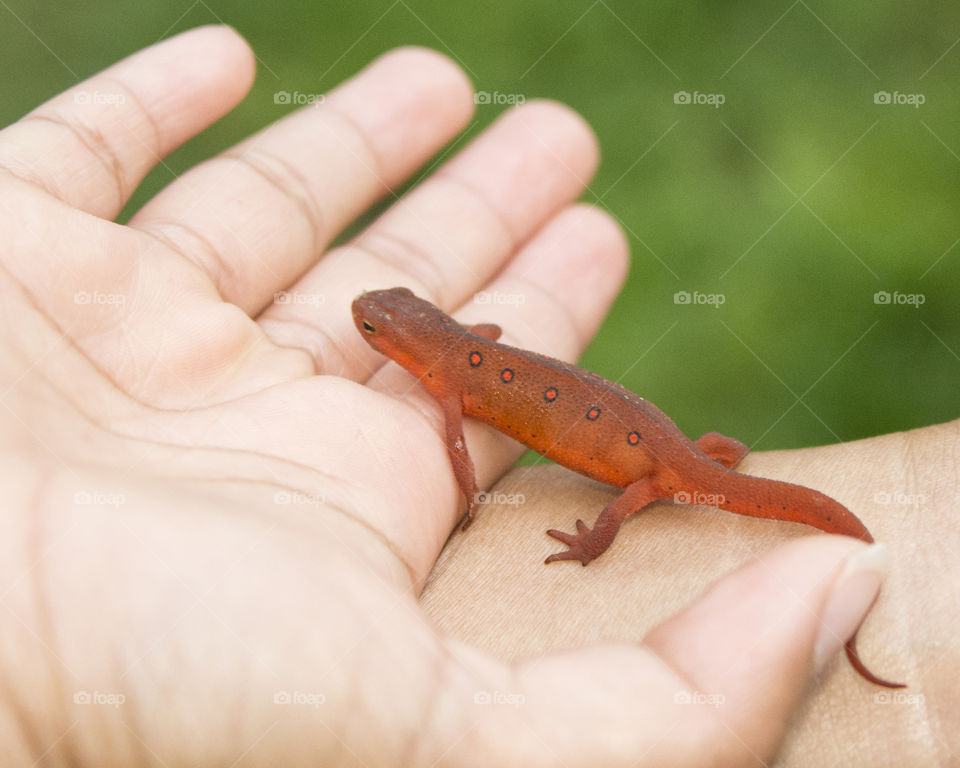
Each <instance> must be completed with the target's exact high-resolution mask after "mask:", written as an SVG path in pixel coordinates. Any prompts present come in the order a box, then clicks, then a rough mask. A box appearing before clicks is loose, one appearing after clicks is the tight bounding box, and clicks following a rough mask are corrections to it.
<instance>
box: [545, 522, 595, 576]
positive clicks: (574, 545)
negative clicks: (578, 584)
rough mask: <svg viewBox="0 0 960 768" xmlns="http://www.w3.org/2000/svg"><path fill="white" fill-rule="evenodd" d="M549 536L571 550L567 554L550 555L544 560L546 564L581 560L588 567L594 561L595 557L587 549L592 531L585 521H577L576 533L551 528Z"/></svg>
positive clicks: (548, 532)
mask: <svg viewBox="0 0 960 768" xmlns="http://www.w3.org/2000/svg"><path fill="white" fill-rule="evenodd" d="M547 535H548V536H552V537H553V538H555V539H556V540H557V541H560V542H563V543H564V544H566V545H567V546H568V547H569V549H567V551H566V552H556V553H554V554H552V555H550V557H548V558H547V559H546V560H544V563H554V562H556V561H558V560H579V561H580V564H581V565H586V564H587V563H589V562H590V561H591V560H593V558H594V555H591V554H589V553H588V551H587V547H586V544H587V542H588V541H589V538H590V529H589V528H588V527H587V525H586V523H584V522H583V520H577V532H576V533H564V532H563V531H558V530H556V529H555V528H551V529H550V530H549V531H547Z"/></svg>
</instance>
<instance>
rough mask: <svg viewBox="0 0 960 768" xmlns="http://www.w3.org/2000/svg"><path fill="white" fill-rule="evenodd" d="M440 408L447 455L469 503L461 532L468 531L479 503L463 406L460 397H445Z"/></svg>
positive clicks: (441, 400)
mask: <svg viewBox="0 0 960 768" xmlns="http://www.w3.org/2000/svg"><path fill="white" fill-rule="evenodd" d="M440 407H441V408H442V409H443V422H444V427H445V430H446V438H445V441H444V442H446V445H447V453H449V454H450V464H451V465H452V466H453V476H454V477H455V478H456V479H457V485H459V486H460V490H461V491H462V492H463V496H464V498H465V499H466V501H467V510H466V512H464V515H463V523H462V524H461V526H460V530H461V531H465V530H467V528H468V527H469V526H470V523H472V522H473V508H474V506H475V505H476V503H477V475H476V470H475V469H474V467H473V459H471V458H470V454H469V453H468V452H467V442H466V440H465V439H464V437H463V411H462V408H463V405H462V403H461V402H460V398H459V396H445V397H443V398H440Z"/></svg>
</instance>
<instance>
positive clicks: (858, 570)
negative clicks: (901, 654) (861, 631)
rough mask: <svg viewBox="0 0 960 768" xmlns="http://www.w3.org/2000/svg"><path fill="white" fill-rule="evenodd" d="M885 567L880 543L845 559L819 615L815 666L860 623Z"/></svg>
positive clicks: (886, 559)
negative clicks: (844, 563)
mask: <svg viewBox="0 0 960 768" xmlns="http://www.w3.org/2000/svg"><path fill="white" fill-rule="evenodd" d="M888 570H890V552H889V551H888V550H887V548H886V547H885V546H884V545H883V544H872V545H870V546H869V547H867V548H866V549H864V550H861V551H860V552H857V553H856V554H855V555H852V556H851V557H850V559H849V560H847V564H846V565H845V566H844V568H843V571H841V572H840V575H839V576H838V577H837V580H836V582H834V585H833V590H832V591H831V592H830V597H829V598H827V604H826V607H825V608H824V610H823V615H822V616H821V617H820V634H819V635H818V636H817V642H816V644H815V645H814V647H813V665H814V668H815V669H817V670H819V669H821V668H822V667H823V666H824V665H825V664H826V663H827V661H829V660H830V659H831V658H832V657H833V655H834V654H835V653H836V652H837V651H839V650H840V649H841V648H842V647H843V645H844V643H846V642H847V640H848V639H849V638H850V636H851V635H852V634H853V633H854V631H855V630H856V628H857V627H859V626H860V623H861V622H862V621H863V619H864V617H865V616H866V615H867V611H869V610H870V606H872V605H873V601H874V600H876V599H877V593H878V592H879V591H880V585H881V584H882V583H883V578H884V576H886V575H887V571H888Z"/></svg>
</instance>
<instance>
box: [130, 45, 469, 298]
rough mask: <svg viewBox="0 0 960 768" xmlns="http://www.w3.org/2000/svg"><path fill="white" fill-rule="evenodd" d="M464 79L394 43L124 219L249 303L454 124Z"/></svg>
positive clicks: (465, 90)
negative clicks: (317, 98) (319, 97)
mask: <svg viewBox="0 0 960 768" xmlns="http://www.w3.org/2000/svg"><path fill="white" fill-rule="evenodd" d="M470 93H471V88H470V84H469V83H468V82H467V80H466V78H465V77H464V75H463V73H462V72H461V71H460V70H459V68H457V67H456V66H455V65H454V64H453V63H452V62H451V61H450V60H449V59H447V58H446V57H444V56H441V55H439V54H437V53H435V52H433V51H428V50H426V49H420V48H402V49H399V50H396V51H392V52H390V53H388V54H386V55H384V56H382V57H380V58H379V59H377V60H376V61H375V62H373V63H372V64H371V65H370V66H368V67H367V68H366V69H364V70H363V71H362V72H360V73H359V74H358V75H356V76H355V77H354V78H352V79H351V80H349V81H347V82H346V83H344V84H343V85H341V86H340V87H339V88H337V89H335V90H334V91H333V92H332V93H330V94H329V95H328V96H327V97H326V98H325V99H324V100H323V102H322V103H320V104H319V105H318V106H316V107H307V108H304V109H301V110H299V111H298V112H296V113H294V114H293V115H291V116H290V117H288V118H286V119H284V120H281V121H280V122H278V123H276V124H275V125H271V126H270V127H268V128H266V129H265V130H263V131H261V132H260V133H259V134H257V135H255V136H253V137H251V138H249V139H247V140H246V141H244V142H242V143H241V144H239V145H237V146H236V147H234V148H232V149H231V150H229V151H228V152H226V153H224V154H222V155H220V156H218V157H216V158H214V159H212V160H210V161H208V162H206V163H203V164H202V165H200V166H198V167H196V168H194V169H193V170H191V171H190V172H188V173H186V174H184V175H183V176H182V177H181V178H179V179H178V180H177V181H175V182H174V183H173V184H171V185H170V186H169V187H168V188H167V189H165V190H164V191H163V192H162V193H161V194H159V195H157V197H155V198H154V199H153V200H152V201H150V202H149V203H148V204H147V205H146V206H144V208H143V209H142V210H141V211H140V212H139V213H138V214H137V215H136V216H135V217H134V218H133V219H132V220H131V222H130V223H131V226H134V227H137V228H140V229H143V230H145V231H147V232H150V233H151V234H153V235H154V236H156V237H157V238H159V239H161V240H163V241H164V242H165V243H167V244H168V245H170V246H172V247H173V248H174V249H176V250H177V251H179V252H180V253H182V254H183V255H184V256H185V257H186V258H187V259H189V260H190V261H191V262H193V263H195V264H197V265H198V266H200V267H201V269H203V270H204V271H205V272H206V273H207V274H208V275H209V276H210V279H211V280H212V281H213V283H214V284H215V285H216V286H217V288H218V289H219V293H220V295H221V296H222V297H223V298H224V300H226V301H229V302H231V303H234V304H237V305H239V306H240V307H241V308H243V309H244V310H246V311H247V312H248V313H251V314H253V313H256V312H258V311H259V310H260V309H261V308H262V307H263V305H264V304H265V303H267V302H268V301H270V300H271V299H272V298H273V295H274V293H275V292H276V291H278V290H280V289H281V288H286V287H287V286H289V284H290V283H291V282H292V281H293V280H294V279H295V278H296V277H297V276H298V275H300V274H301V273H302V272H303V271H304V270H305V269H306V268H307V267H308V266H309V265H310V264H311V263H313V261H315V260H316V259H317V258H319V256H320V254H321V253H322V251H323V249H324V247H325V246H326V245H327V244H328V243H329V242H330V241H331V240H332V239H333V238H334V237H335V236H336V234H337V233H338V232H339V231H340V230H341V229H342V228H343V227H344V226H345V225H346V224H348V223H349V222H350V221H352V220H353V219H354V218H355V217H356V216H358V215H359V214H360V213H362V212H363V211H364V210H365V209H366V208H367V207H369V206H370V205H371V204H372V203H373V202H374V201H375V200H376V199H377V198H379V197H380V196H382V195H384V194H387V193H388V192H389V191H390V190H391V189H393V188H394V187H395V186H396V185H398V184H399V183H401V182H402V181H403V180H404V179H406V178H407V176H409V175H410V174H411V173H412V172H413V171H415V170H416V169H417V168H418V167H419V166H420V165H421V164H422V163H424V162H425V161H426V160H427V159H428V158H429V157H430V156H431V155H432V154H433V153H435V152H436V151H437V150H438V149H440V147H441V146H443V144H444V143H445V142H446V141H448V140H449V139H450V138H451V137H452V136H454V135H455V134H456V132H457V131H458V130H460V129H461V128H462V127H463V125H464V124H465V122H466V121H467V119H468V118H469V116H470V113H471V110H472V108H473V102H472V99H471V97H470Z"/></svg>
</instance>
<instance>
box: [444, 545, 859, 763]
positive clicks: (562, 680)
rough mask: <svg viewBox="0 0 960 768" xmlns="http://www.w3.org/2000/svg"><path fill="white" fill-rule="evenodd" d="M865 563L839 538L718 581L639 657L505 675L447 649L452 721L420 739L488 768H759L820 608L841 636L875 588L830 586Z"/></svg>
mask: <svg viewBox="0 0 960 768" xmlns="http://www.w3.org/2000/svg"><path fill="white" fill-rule="evenodd" d="M867 551H868V550H867V549H866V548H865V547H864V546H863V545H862V544H860V543H859V542H856V541H854V540H853V539H849V538H846V537H839V536H834V537H827V536H818V537H809V538H804V539H799V540H796V541H793V542H791V543H790V544H788V545H786V546H784V547H781V548H780V549H778V550H776V551H774V552H771V553H769V554H768V555H766V556H765V557H764V558H762V559H761V560H759V561H756V562H754V563H752V564H750V565H748V566H746V567H744V568H741V569H740V570H738V571H736V572H735V573H733V574H731V575H729V576H727V577H725V578H724V579H723V580H721V581H720V582H719V583H718V584H717V585H715V586H714V587H713V588H712V589H710V590H709V591H708V592H707V593H706V594H705V595H704V596H703V597H702V598H701V599H700V600H698V601H697V603H695V604H694V605H693V606H691V607H690V608H688V609H687V610H685V611H684V612H682V613H681V614H680V615H678V616H676V617H674V618H672V619H670V620H668V621H666V622H664V623H663V624H662V625H660V626H659V627H657V628H656V629H655V630H654V631H653V632H651V633H650V635H649V636H648V637H647V639H646V641H645V646H644V647H635V646H601V647H593V648H587V649H584V650H579V651H575V652H566V653H558V654H554V655H551V656H547V657H543V658H539V659H534V660H531V661H529V662H525V663H523V664H520V665H517V666H516V667H514V668H512V669H510V670H507V669H504V668H503V667H498V666H497V665H495V664H493V663H492V662H490V660H488V659H485V658H483V657H480V656H479V655H478V654H476V653H475V652H470V651H469V650H467V649H462V648H458V647H457V646H456V644H451V645H452V646H453V649H452V652H451V653H449V654H448V658H449V660H450V661H449V663H448V667H447V669H446V670H445V672H446V674H445V675H444V679H445V680H450V681H454V684H453V685H451V690H447V691H445V700H446V701H447V703H448V704H447V707H446V710H447V711H453V712H459V714H460V715H461V718H460V720H459V722H458V721H456V720H454V721H453V722H449V721H448V722H447V723H445V724H446V725H448V729H447V730H446V731H445V732H444V731H441V732H434V733H432V734H431V736H432V737H433V739H434V740H435V742H434V744H433V745H432V746H433V747H434V749H436V750H437V751H438V752H439V751H440V750H442V749H443V748H448V749H451V750H452V753H451V754H448V755H447V758H448V759H451V760H452V761H453V762H456V761H457V758H458V755H457V754H455V753H456V752H457V751H458V750H463V752H464V754H463V759H466V757H467V756H468V752H469V754H471V755H472V756H473V757H474V758H475V759H476V758H477V752H476V749H477V744H482V745H483V747H484V748H485V749H486V750H489V751H488V752H487V753H486V754H483V756H482V757H481V758H479V759H480V761H481V762H483V763H484V764H491V765H499V764H505V763H510V762H511V761H516V762H517V763H518V764H519V763H520V762H521V761H518V760H517V756H518V755H519V756H521V757H522V758H523V759H522V764H524V765H558V764H560V763H561V762H562V764H564V765H567V766H571V768H573V767H574V766H591V765H604V766H621V765H622V766H636V765H638V764H642V765H669V766H699V765H704V764H705V762H709V764H710V765H713V766H718V768H722V767H723V766H740V765H746V764H750V765H753V764H761V765H766V764H768V763H769V762H770V761H771V760H772V759H773V756H774V755H775V754H776V751H777V748H778V746H779V745H780V743H781V741H782V740H783V736H784V732H785V730H786V726H787V723H788V720H789V717H790V714H791V712H792V711H793V709H794V708H795V707H796V705H797V703H798V701H799V699H800V697H801V695H802V694H803V692H804V690H805V684H806V681H807V678H808V676H809V674H810V672H811V669H812V667H811V659H812V657H813V655H814V647H815V645H816V643H817V640H818V637H819V636H821V635H822V634H823V633H824V631H826V632H827V634H828V635H829V634H832V632H831V630H829V629H826V630H825V628H824V626H823V625H822V623H821V621H822V618H823V617H824V616H826V615H828V614H829V613H830V608H829V607H828V606H829V605H830V604H831V603H832V601H833V600H834V599H839V600H840V602H844V603H846V610H847V614H848V615H847V619H848V621H847V622H841V623H845V624H846V625H847V626H850V627H851V628H852V627H853V626H855V623H856V622H858V621H859V620H860V619H861V618H862V616H863V614H864V613H865V612H866V611H867V610H868V609H869V607H870V603H871V602H872V599H873V595H874V594H875V588H876V584H877V582H876V580H875V579H874V589H873V590H872V591H871V590H862V589H860V588H859V586H857V585H855V584H853V583H851V582H849V581H845V580H844V579H842V578H841V577H840V574H841V572H843V571H844V569H845V566H846V564H848V563H850V562H851V560H852V558H855V557H858V556H861V555H863V554H864V553H865V552H867ZM868 560H869V558H868ZM869 570H870V567H868V571H869ZM840 593H842V594H840ZM868 593H869V594H868ZM842 642H843V641H842V640H841V639H836V640H835V641H834V650H839V648H840V647H842ZM455 702H459V703H460V708H459V710H458V709H457V708H456V707H455V706H454V703H455ZM465 732H468V733H471V734H472V736H473V738H472V739H470V740H467V739H464V740H463V741H464V742H468V743H457V744H455V745H453V746H451V744H450V742H449V741H448V739H450V735H451V734H456V733H465ZM500 750H502V752H501V751H500ZM706 755H709V759H706V758H705V756H706Z"/></svg>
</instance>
